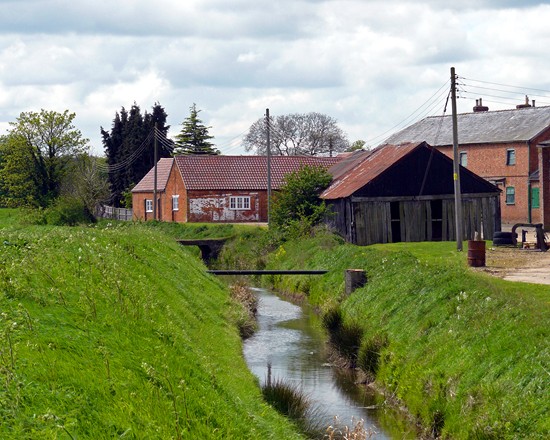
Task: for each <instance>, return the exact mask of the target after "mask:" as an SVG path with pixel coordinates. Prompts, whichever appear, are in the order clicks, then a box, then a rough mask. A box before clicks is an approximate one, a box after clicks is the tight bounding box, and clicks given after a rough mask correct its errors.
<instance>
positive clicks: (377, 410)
mask: <svg viewBox="0 0 550 440" xmlns="http://www.w3.org/2000/svg"><path fill="white" fill-rule="evenodd" d="M254 290H255V291H256V294H257V295H258V299H259V303H258V315H257V318H258V325H259V329H258V331H257V332H256V333H255V334H254V336H252V337H251V338H249V339H247V340H246V341H245V343H244V356H245V359H246V362H247V364H248V367H249V368H250V370H251V371H252V372H253V373H254V374H255V375H256V376H257V377H258V379H259V381H260V383H262V384H264V383H265V382H266V380H267V378H268V374H270V377H271V379H272V380H276V379H280V380H283V381H284V382H285V383H290V384H294V385H295V386H297V387H298V388H299V389H300V390H302V391H303V392H304V393H305V394H306V395H307V396H308V398H309V400H310V401H311V403H312V405H313V407H314V408H315V411H314V417H315V418H316V419H317V420H314V423H315V424H316V425H318V426H322V427H328V426H329V425H334V424H335V421H336V420H337V422H338V423H339V424H340V425H342V426H349V427H352V426H354V425H355V424H356V423H357V422H358V421H360V420H363V421H364V426H365V427H366V428H367V429H368V431H369V432H370V433H371V435H372V437H370V438H373V439H376V440H382V439H414V438H416V435H415V434H416V432H415V430H414V427H412V426H410V425H409V424H408V423H406V422H405V420H404V418H403V417H402V416H401V415H400V414H398V413H397V412H396V411H394V410H392V409H391V408H389V407H388V406H386V405H384V404H383V398H382V397H381V396H380V395H378V394H377V393H376V392H375V391H373V390H371V389H369V388H368V387H365V386H364V385H358V384H356V377H355V375H354V373H353V371H349V370H342V369H339V368H335V367H333V366H331V365H330V363H329V359H328V352H327V344H326V334H325V332H324V331H323V329H322V327H321V325H320V322H319V318H318V316H317V315H316V314H315V313H313V312H312V311H311V310H310V309H309V308H308V307H300V306H297V305H295V304H292V303H290V302H288V301H285V300H283V299H281V298H279V297H278V296H276V295H275V294H274V293H272V292H269V291H267V290H265V289H254ZM268 370H269V373H268ZM335 417H336V418H337V419H335Z"/></svg>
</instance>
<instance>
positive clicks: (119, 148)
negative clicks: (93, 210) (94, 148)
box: [101, 103, 171, 207]
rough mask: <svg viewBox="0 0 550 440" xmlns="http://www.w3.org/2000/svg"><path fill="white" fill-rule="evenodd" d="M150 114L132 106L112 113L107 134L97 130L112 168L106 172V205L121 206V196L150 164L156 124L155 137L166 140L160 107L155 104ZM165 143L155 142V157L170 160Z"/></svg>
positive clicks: (152, 162) (164, 122)
mask: <svg viewBox="0 0 550 440" xmlns="http://www.w3.org/2000/svg"><path fill="white" fill-rule="evenodd" d="M152 110H153V111H152V113H147V111H145V113H144V114H143V115H142V113H141V110H140V107H139V106H138V105H137V104H136V103H134V105H133V106H132V107H131V108H130V111H129V112H128V111H127V110H126V109H125V108H124V107H122V108H121V110H120V113H119V112H117V113H116V114H115V118H114V119H113V125H112V127H111V131H110V132H109V131H106V130H104V129H103V128H101V134H102V136H103V146H104V148H105V155H106V156H107V164H108V165H109V166H111V168H113V167H114V170H113V171H111V172H110V173H109V184H110V189H111V200H110V203H111V204H113V205H114V206H117V207H119V206H121V205H122V204H123V201H122V200H123V193H124V192H126V191H129V190H130V189H131V188H132V187H133V186H134V185H135V184H136V183H138V182H139V181H140V180H141V179H142V178H143V177H144V176H145V174H147V172H148V171H149V170H150V169H151V168H152V167H153V165H154V147H153V144H154V135H153V133H154V127H155V123H157V129H158V133H159V136H162V137H163V138H165V139H166V135H167V133H168V129H169V128H170V126H168V125H166V119H167V114H166V112H165V110H164V108H163V107H162V106H161V105H160V104H159V103H155V105H154V106H153V109H152ZM168 142H169V141H166V142H159V143H158V158H159V159H160V158H162V157H170V155H171V149H170V148H167V145H168Z"/></svg>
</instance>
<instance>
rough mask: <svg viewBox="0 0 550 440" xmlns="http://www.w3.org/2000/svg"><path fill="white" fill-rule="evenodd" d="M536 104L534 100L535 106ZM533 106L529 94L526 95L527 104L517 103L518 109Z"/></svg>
mask: <svg viewBox="0 0 550 440" xmlns="http://www.w3.org/2000/svg"><path fill="white" fill-rule="evenodd" d="M534 106H535V102H534V101H533V107H534ZM529 107H531V104H529V96H527V95H525V104H519V105H516V108H517V109H520V108H529Z"/></svg>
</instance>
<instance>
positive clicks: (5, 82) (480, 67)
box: [0, 0, 550, 153]
mask: <svg viewBox="0 0 550 440" xmlns="http://www.w3.org/2000/svg"><path fill="white" fill-rule="evenodd" d="M549 17H550V5H548V4H547V2H536V1H519V0H518V1H506V0H504V1H496V0H476V1H474V0H461V1H455V2H449V3H448V2H445V3H444V4H443V5H442V2H441V1H436V0H425V1H407V0H384V1H382V0H377V1H372V0H366V1H364V0H309V1H308V0H281V1H278V2H258V1H257V0H231V1H227V0H191V1H190V0H186V1H180V0H159V1H156V2H151V1H149V0H148V1H144V0H120V1H119V2H117V5H116V7H113V6H112V2H108V1H107V0H82V1H69V0H17V1H15V0H14V1H6V0H0V127H7V123H8V122H9V121H13V120H15V118H16V117H17V116H18V115H19V113H20V112H22V111H28V110H39V109H40V108H48V109H56V110H60V111H62V110H64V109H66V108H68V109H69V110H71V111H74V112H76V113H77V118H76V123H77V125H78V126H79V128H81V129H82V131H83V132H84V134H85V135H86V136H87V137H89V138H90V139H91V140H92V144H93V145H94V147H95V149H96V151H98V152H101V150H102V147H101V140H100V136H99V127H100V126H103V127H104V128H109V127H110V125H111V122H112V119H113V117H114V114H115V112H116V111H118V110H120V108H121V107H122V106H125V107H129V106H131V105H132V104H133V103H134V102H136V103H137V104H138V105H140V106H141V107H142V110H145V109H149V108H150V107H151V106H152V105H153V104H154V103H155V102H157V101H158V102H160V103H161V104H162V105H163V106H164V107H165V109H166V111H167V113H168V115H169V123H170V124H171V125H172V130H171V133H172V134H175V133H177V131H178V130H179V128H180V126H179V124H180V123H181V122H182V120H183V119H184V118H185V117H187V116H188V114H189V106H190V105H191V104H192V103H194V102H196V103H197V106H198V108H199V109H202V110H203V112H202V113H201V117H202V118H203V120H204V122H205V123H206V124H207V125H211V126H212V130H211V132H212V134H214V135H215V136H216V139H215V141H216V142H218V144H219V145H220V146H221V149H222V151H223V152H225V150H224V148H227V152H233V153H234V152H238V151H239V149H238V147H237V146H236V145H235V144H236V143H238V139H239V136H240V135H242V134H243V133H244V132H246V130H247V129H248V128H249V127H250V125H251V124H252V123H253V122H254V121H256V120H257V119H258V118H260V117H262V115H263V113H264V112H265V109H266V108H268V107H269V108H270V109H271V112H272V114H284V113H293V112H309V111H318V112H322V113H326V114H329V115H330V116H332V117H335V118H336V119H338V120H339V122H340V124H341V126H342V128H343V129H344V130H345V131H346V132H347V133H348V135H349V137H350V140H355V139H358V138H362V139H365V140H368V139H371V138H375V137H376V136H378V135H379V134H381V133H383V132H384V131H386V130H389V129H392V127H395V126H396V125H398V124H399V123H400V122H402V121H403V120H405V119H406V118H407V117H408V116H409V115H411V114H414V113H413V112H414V111H415V110H416V109H417V108H418V107H419V106H421V105H422V104H423V103H424V102H425V101H426V100H428V99H430V97H432V96H433V95H434V93H435V92H436V91H437V90H438V89H439V88H440V87H441V86H442V85H443V84H444V83H445V82H446V81H447V80H448V78H449V75H450V73H449V68H450V67H451V66H452V65H454V66H456V68H457V73H458V74H459V75H460V76H462V77H465V78H475V79H480V80H484V81H490V82H495V83H502V84H514V85H523V86H526V87H532V88H538V89H543V90H550V79H548V76H547V75H546V74H545V73H546V72H548V70H549V66H548V64H549V60H548V56H547V48H548V47H549V45H550V27H549V26H548V24H547V23H548V19H549ZM465 92H468V93H469V94H466V93H464V96H463V97H462V98H461V100H459V108H460V109H461V111H469V110H470V109H471V107H472V106H473V104H472V103H473V101H475V99H476V98H477V97H478V94H479V95H481V92H483V90H482V89H479V88H478V89H475V88H470V90H467V91H465ZM445 94H446V93H445V90H442V91H441V92H440V93H439V95H441V96H439V95H438V96H437V98H438V99H439V101H437V102H435V103H434V105H433V106H432V107H433V108H432V111H440V110H439V109H440V108H441V107H442V106H443V101H444V98H445ZM541 94H543V95H544V93H542V92H541ZM549 95H550V93H546V96H547V97H546V98H541V97H534V98H535V99H537V100H538V101H539V102H540V103H541V104H540V105H542V103H544V102H545V99H546V103H548V104H550V97H548V96H549ZM518 96H521V94H518ZM514 99H515V98H514ZM486 101H487V103H488V104H489V105H490V107H491V108H500V107H502V106H506V105H508V107H512V104H513V100H510V101H504V100H500V99H496V98H493V101H503V102H493V103H489V102H490V101H491V99H489V97H487V98H484V102H486ZM416 116H417V117H420V116H422V113H421V112H420V113H417V114H416ZM410 122H414V121H412V120H410V121H409V123H410Z"/></svg>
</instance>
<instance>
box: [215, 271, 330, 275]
mask: <svg viewBox="0 0 550 440" xmlns="http://www.w3.org/2000/svg"><path fill="white" fill-rule="evenodd" d="M206 272H207V273H211V274H213V275H324V274H326V273H327V272H328V270H207V271H206Z"/></svg>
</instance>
